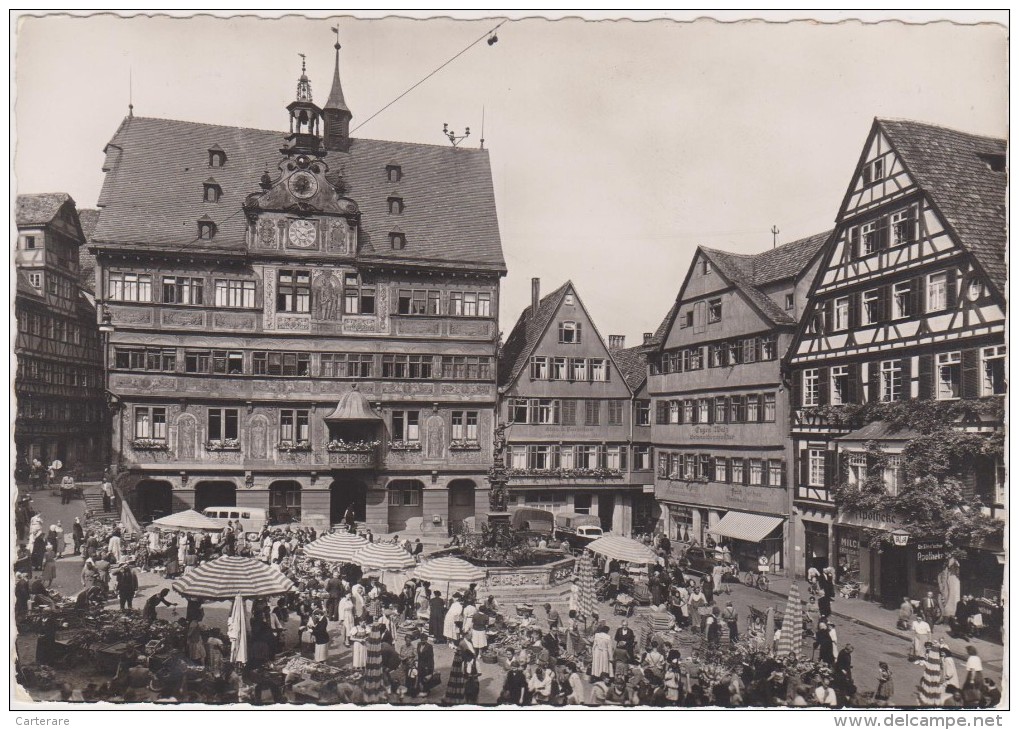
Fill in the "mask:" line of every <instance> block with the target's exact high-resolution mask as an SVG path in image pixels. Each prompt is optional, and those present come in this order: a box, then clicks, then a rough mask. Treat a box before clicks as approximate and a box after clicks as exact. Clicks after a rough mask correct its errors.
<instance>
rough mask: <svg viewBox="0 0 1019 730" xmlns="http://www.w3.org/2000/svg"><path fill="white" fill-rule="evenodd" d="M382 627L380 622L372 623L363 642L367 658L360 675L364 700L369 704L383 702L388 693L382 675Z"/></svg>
mask: <svg viewBox="0 0 1019 730" xmlns="http://www.w3.org/2000/svg"><path fill="white" fill-rule="evenodd" d="M382 629H383V626H382V624H379V623H375V624H372V629H371V633H370V634H369V635H368V641H367V643H366V644H365V650H366V653H367V659H366V663H365V665H364V676H363V677H362V680H363V682H364V684H363V685H362V690H363V691H364V701H365V702H367V703H369V704H371V703H377V702H383V701H385V699H386V697H387V695H388V692H386V688H385V686H384V683H383V677H382Z"/></svg>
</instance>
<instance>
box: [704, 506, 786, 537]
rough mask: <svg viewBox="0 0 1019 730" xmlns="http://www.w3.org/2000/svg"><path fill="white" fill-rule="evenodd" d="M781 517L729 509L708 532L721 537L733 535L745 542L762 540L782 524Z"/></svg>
mask: <svg viewBox="0 0 1019 730" xmlns="http://www.w3.org/2000/svg"><path fill="white" fill-rule="evenodd" d="M782 522H783V519H782V518H781V517H772V516H771V515H753V514H750V513H749V512H736V511H735V510H729V511H728V512H726V513H725V517H723V518H722V519H721V520H719V522H718V524H717V525H715V526H714V527H712V528H710V529H709V530H708V532H710V533H711V534H712V535H718V536H719V537H731V538H732V539H733V540H743V541H744V542H760V541H761V540H763V539H764V538H766V537H767V536H768V535H769V534H771V531H772V530H774V529H775V528H776V527H778V526H779V525H781V524H782Z"/></svg>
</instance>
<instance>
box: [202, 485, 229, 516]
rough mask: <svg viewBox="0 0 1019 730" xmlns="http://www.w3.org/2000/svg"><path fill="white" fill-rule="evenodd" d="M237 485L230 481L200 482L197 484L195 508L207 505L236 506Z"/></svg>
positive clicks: (203, 507)
mask: <svg viewBox="0 0 1019 730" xmlns="http://www.w3.org/2000/svg"><path fill="white" fill-rule="evenodd" d="M236 506H237V485H235V484H234V483H233V482H228V481H214V482H213V481H209V482H198V484H196V485H195V509H196V510H198V511H199V512H201V511H202V510H204V509H205V508H206V507H236Z"/></svg>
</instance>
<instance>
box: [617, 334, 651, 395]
mask: <svg viewBox="0 0 1019 730" xmlns="http://www.w3.org/2000/svg"><path fill="white" fill-rule="evenodd" d="M609 354H611V355H612V359H613V360H615V361H616V366H617V367H618V368H619V370H620V371H621V372H622V373H623V380H625V381H626V384H627V385H628V386H629V387H630V390H632V391H633V392H634V393H636V392H637V391H638V390H640V386H641V385H643V384H644V381H645V380H646V379H647V354H646V352H645V350H644V347H643V346H642V345H638V346H637V347H627V348H626V349H622V350H610V351H609Z"/></svg>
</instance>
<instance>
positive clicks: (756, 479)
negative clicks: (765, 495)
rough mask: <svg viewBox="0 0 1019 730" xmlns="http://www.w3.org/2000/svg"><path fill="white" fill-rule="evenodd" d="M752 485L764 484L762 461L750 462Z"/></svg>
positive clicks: (754, 460) (752, 460)
mask: <svg viewBox="0 0 1019 730" xmlns="http://www.w3.org/2000/svg"><path fill="white" fill-rule="evenodd" d="M750 483H751V484H753V485H760V484H764V462H763V461H762V460H761V459H751V460H750Z"/></svg>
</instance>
